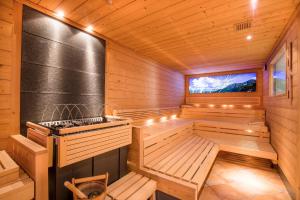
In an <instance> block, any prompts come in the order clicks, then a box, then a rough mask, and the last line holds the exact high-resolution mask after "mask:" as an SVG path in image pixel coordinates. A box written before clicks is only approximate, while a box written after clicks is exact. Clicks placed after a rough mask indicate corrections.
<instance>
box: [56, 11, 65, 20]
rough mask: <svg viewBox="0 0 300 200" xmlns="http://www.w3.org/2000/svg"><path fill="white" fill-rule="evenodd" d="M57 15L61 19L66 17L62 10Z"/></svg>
mask: <svg viewBox="0 0 300 200" xmlns="http://www.w3.org/2000/svg"><path fill="white" fill-rule="evenodd" d="M56 15H57V16H58V17H59V18H63V17H64V16H65V13H64V12H63V11H62V10H59V11H57V12H56Z"/></svg>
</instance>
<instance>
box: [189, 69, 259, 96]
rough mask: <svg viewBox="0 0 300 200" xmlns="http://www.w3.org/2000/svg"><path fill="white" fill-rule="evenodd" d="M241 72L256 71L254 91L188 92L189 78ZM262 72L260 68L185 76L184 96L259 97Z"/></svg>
mask: <svg viewBox="0 0 300 200" xmlns="http://www.w3.org/2000/svg"><path fill="white" fill-rule="evenodd" d="M243 73H256V91H255V92H226V93H209V94H190V93H189V89H188V88H189V79H190V78H197V77H204V76H221V75H227V74H243ZM262 78H263V73H262V68H255V69H247V70H237V71H225V72H216V73H205V74H194V75H186V76H185V96H186V97H240V96H243V97H247V96H249V97H259V96H261V95H262V89H263V88H262V87H263V79H262Z"/></svg>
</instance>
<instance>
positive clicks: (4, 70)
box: [0, 0, 184, 149]
mask: <svg viewBox="0 0 300 200" xmlns="http://www.w3.org/2000/svg"><path fill="white" fill-rule="evenodd" d="M21 8H22V7H21V4H19V3H16V2H15V1H13V0H1V1H0V149H5V148H6V140H7V138H8V136H9V135H12V134H18V133H20V61H21V59H20V58H21V31H22V30H21V28H22V26H21V22H22V21H21V20H22V11H21ZM45 12H46V11H45ZM46 13H47V12H46ZM47 14H49V13H47ZM50 14H51V13H50ZM66 23H69V22H68V21H66ZM70 23H71V22H70ZM71 24H72V23H71ZM72 25H74V24H72ZM75 26H76V24H75ZM76 27H78V26H76ZM78 28H82V27H78ZM96 35H97V34H96ZM97 36H98V35H97ZM106 59H107V60H106V68H107V69H106V76H107V80H106V83H105V84H106V91H105V92H106V97H105V98H106V99H105V101H106V104H108V105H109V107H111V108H113V109H130V108H154V107H172V106H179V105H181V104H183V102H184V76H183V75H182V74H181V73H179V72H176V71H173V70H171V69H168V68H167V67H165V66H162V65H160V64H157V63H155V62H153V61H152V60H149V59H146V58H144V57H141V56H139V55H137V54H136V53H134V52H133V51H131V50H129V49H127V48H125V47H121V46H118V45H116V44H114V43H111V42H110V41H108V44H107V58H106Z"/></svg>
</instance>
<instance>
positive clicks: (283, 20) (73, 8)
mask: <svg viewBox="0 0 300 200" xmlns="http://www.w3.org/2000/svg"><path fill="white" fill-rule="evenodd" d="M23 1H25V2H26V1H27V2H31V3H34V4H35V5H38V6H40V7H43V8H45V9H48V10H50V11H54V12H55V11H58V10H63V11H64V12H65V16H66V18H67V19H69V20H72V21H74V22H76V23H78V24H80V25H82V26H83V27H87V26H88V25H90V24H91V25H92V26H93V27H94V30H95V32H98V33H100V34H102V35H105V36H106V37H107V38H111V39H112V40H114V41H116V42H118V43H120V44H124V45H126V46H127V47H130V48H131V49H133V50H135V51H136V52H138V53H140V54H142V55H145V56H148V57H150V58H152V59H155V60H157V61H159V62H160V63H162V64H164V65H167V66H170V67H173V68H176V69H179V70H182V71H184V72H187V73H191V72H192V71H193V70H195V69H199V68H201V67H212V66H213V67H214V66H225V67H224V68H226V66H227V65H235V66H239V69H242V68H243V67H247V66H249V65H251V66H258V65H260V66H261V65H262V64H264V63H265V60H266V59H267V58H268V56H269V54H270V53H271V51H272V48H273V45H274V43H275V42H276V40H277V39H278V37H279V36H280V34H281V32H282V31H283V29H284V27H285V25H286V24H287V21H288V19H289V17H290V16H291V15H292V13H293V11H294V10H295V8H296V5H297V4H298V3H299V1H298V0H264V1H259V2H258V5H257V9H256V11H255V12H253V11H252V10H251V9H250V3H249V1H245V0H228V1H226V2H223V1H209V0H201V1H199V0H190V1H183V0H173V1H163V2H162V1H159V0H151V1H144V0H114V1H113V4H112V5H110V4H108V3H107V2H106V1H104V0H103V1H96V0H89V1H83V0H74V1H70V0H39V1H38V0H23ZM245 20H251V21H252V28H251V30H250V32H251V33H252V34H253V35H254V38H253V41H252V42H251V43H249V42H248V41H246V39H245V37H246V35H247V34H249V30H246V31H240V32H237V31H236V30H235V28H234V24H236V23H240V22H243V21H245ZM208 70H209V69H208Z"/></svg>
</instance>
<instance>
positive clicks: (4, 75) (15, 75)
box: [0, 0, 22, 149]
mask: <svg viewBox="0 0 300 200" xmlns="http://www.w3.org/2000/svg"><path fill="white" fill-rule="evenodd" d="M0 13H1V14H0V74H1V75H0V104H1V106H0V128H1V134H0V139H1V142H0V149H6V147H7V141H8V137H9V136H10V135H12V134H18V133H19V113H20V112H19V106H20V100H19V99H20V98H19V96H20V94H19V87H20V58H21V53H20V52H21V48H20V46H21V15H22V10H21V4H19V3H16V2H14V1H12V0H2V1H0Z"/></svg>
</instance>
